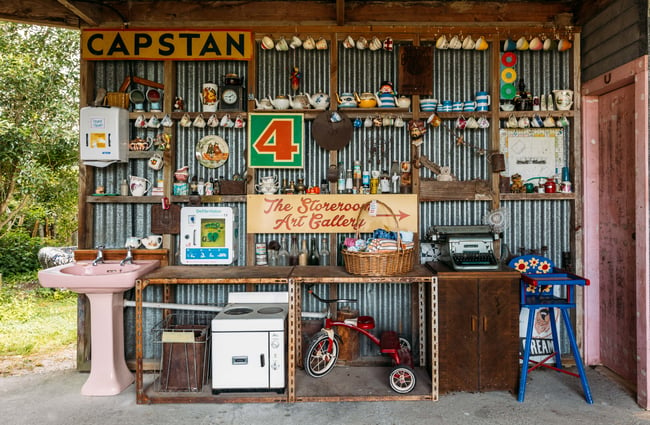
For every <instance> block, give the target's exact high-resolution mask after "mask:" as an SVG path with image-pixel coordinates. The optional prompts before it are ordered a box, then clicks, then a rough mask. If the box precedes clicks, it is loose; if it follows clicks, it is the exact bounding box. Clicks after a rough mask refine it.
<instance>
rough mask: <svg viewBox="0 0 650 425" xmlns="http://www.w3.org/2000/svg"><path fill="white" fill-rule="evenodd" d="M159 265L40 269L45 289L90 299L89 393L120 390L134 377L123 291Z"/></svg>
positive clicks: (82, 265) (141, 262) (85, 264)
mask: <svg viewBox="0 0 650 425" xmlns="http://www.w3.org/2000/svg"><path fill="white" fill-rule="evenodd" d="M159 266H160V261H158V260H137V261H134V262H133V264H124V265H123V266H120V262H119V261H106V262H105V263H100V264H97V265H96V266H93V265H92V263H91V262H77V263H71V264H64V265H62V266H58V267H52V268H49V269H45V270H41V271H39V272H38V280H39V282H40V284H41V286H43V287H46V288H65V289H69V290H70V291H73V292H77V293H79V294H86V296H87V297H88V299H89V300H90V350H91V351H90V355H91V365H90V376H88V380H87V381H86V383H85V384H84V385H83V387H82V388H81V394H83V395H89V396H104V395H115V394H119V393H121V392H122V391H123V390H124V389H125V388H126V387H128V386H129V385H131V384H132V383H133V381H134V380H135V378H134V376H133V374H132V373H131V371H130V370H129V368H128V367H127V366H126V361H125V359H124V312H123V308H124V296H123V295H122V294H123V292H124V291H127V290H129V289H131V288H133V287H134V286H135V281H136V279H138V278H139V277H140V276H143V275H145V274H147V273H149V272H151V271H153V270H155V269H157V268H158V267H159Z"/></svg>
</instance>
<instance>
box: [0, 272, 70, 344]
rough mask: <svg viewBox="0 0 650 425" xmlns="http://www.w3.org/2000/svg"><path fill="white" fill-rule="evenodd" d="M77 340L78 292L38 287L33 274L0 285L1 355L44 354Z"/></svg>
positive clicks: (8, 280) (7, 280)
mask: <svg viewBox="0 0 650 425" xmlns="http://www.w3.org/2000/svg"><path fill="white" fill-rule="evenodd" d="M76 339H77V295H76V294H74V293H72V292H69V291H60V290H51V289H45V288H42V287H40V285H39V284H38V281H37V279H36V274H35V273H30V274H27V275H22V276H17V277H14V278H11V279H5V281H4V282H3V284H2V287H1V288H0V357H2V356H27V355H33V354H45V353H50V352H55V351H58V350H61V349H62V348H64V347H67V346H69V345H70V344H72V343H74V342H76Z"/></svg>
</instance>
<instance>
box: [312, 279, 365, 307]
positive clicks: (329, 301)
mask: <svg viewBox="0 0 650 425" xmlns="http://www.w3.org/2000/svg"><path fill="white" fill-rule="evenodd" d="M313 286H314V285H313V284H312V285H308V286H307V292H308V293H309V294H310V295H311V296H313V297H314V298H316V299H317V300H318V301H320V302H322V303H326V304H332V303H356V302H357V299H356V298H332V299H326V298H321V297H320V296H318V295H317V294H316V293H315V292H314V291H313V290H312V289H311V288H312V287H313Z"/></svg>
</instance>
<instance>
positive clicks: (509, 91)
mask: <svg viewBox="0 0 650 425" xmlns="http://www.w3.org/2000/svg"><path fill="white" fill-rule="evenodd" d="M516 94H517V90H516V89H515V86H514V85H513V84H511V83H508V84H504V85H502V86H501V99H514V98H515V95H516Z"/></svg>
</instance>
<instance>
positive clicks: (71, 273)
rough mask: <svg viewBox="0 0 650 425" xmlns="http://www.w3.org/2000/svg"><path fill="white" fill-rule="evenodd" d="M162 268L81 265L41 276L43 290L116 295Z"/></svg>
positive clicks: (142, 263) (151, 264)
mask: <svg viewBox="0 0 650 425" xmlns="http://www.w3.org/2000/svg"><path fill="white" fill-rule="evenodd" d="M159 266H160V261H158V260H136V261H134V262H133V264H128V263H127V264H125V265H123V266H120V262H119V261H117V260H113V261H106V262H105V263H99V264H97V265H96V266H93V265H92V262H88V261H85V262H77V263H70V264H64V265H62V266H57V267H52V268H49V269H45V270H41V271H39V272H38V280H39V282H40V284H41V286H44V287H46V288H65V289H69V290H70V291H73V292H77V293H79V294H112V293H120V292H124V291H127V290H129V289H131V288H133V287H135V281H136V279H138V278H139V277H140V276H142V275H145V274H147V273H149V272H151V271H153V270H155V269H157V268H158V267H159Z"/></svg>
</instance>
